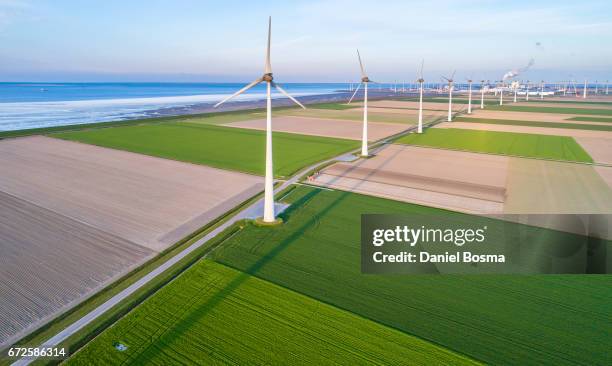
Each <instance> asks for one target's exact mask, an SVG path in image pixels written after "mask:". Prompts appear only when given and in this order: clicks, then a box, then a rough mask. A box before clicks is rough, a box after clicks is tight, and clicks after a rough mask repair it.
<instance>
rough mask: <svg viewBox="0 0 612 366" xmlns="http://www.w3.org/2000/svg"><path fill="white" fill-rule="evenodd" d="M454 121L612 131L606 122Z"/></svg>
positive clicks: (457, 119) (474, 119)
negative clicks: (597, 123)
mask: <svg viewBox="0 0 612 366" xmlns="http://www.w3.org/2000/svg"><path fill="white" fill-rule="evenodd" d="M454 121H456V122H470V123H487V124H494V125H512V126H531V127H548V128H569V129H573V130H591V131H612V125H605V124H601V125H590V124H580V123H563V122H541V121H515V120H508V119H485V118H469V117H456V118H455V119H454Z"/></svg>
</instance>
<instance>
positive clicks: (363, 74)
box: [357, 50, 366, 78]
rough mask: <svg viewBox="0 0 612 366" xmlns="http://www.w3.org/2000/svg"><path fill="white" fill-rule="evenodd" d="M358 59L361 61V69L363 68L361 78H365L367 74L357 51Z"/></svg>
mask: <svg viewBox="0 0 612 366" xmlns="http://www.w3.org/2000/svg"><path fill="white" fill-rule="evenodd" d="M357 58H358V59H359V67H360V68H361V77H362V78H365V77H366V73H365V70H364V69H363V63H361V55H360V54H359V50H357Z"/></svg>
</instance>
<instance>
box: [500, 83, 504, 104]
mask: <svg viewBox="0 0 612 366" xmlns="http://www.w3.org/2000/svg"><path fill="white" fill-rule="evenodd" d="M500 85H501V86H500V88H499V105H504V81H503V80H502V81H501V84H500Z"/></svg>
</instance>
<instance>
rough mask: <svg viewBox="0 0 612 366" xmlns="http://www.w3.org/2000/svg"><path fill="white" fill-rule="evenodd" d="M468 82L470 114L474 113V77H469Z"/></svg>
mask: <svg viewBox="0 0 612 366" xmlns="http://www.w3.org/2000/svg"><path fill="white" fill-rule="evenodd" d="M467 82H468V114H472V78H469V79H467Z"/></svg>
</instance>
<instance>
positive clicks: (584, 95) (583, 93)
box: [582, 79, 587, 99]
mask: <svg viewBox="0 0 612 366" xmlns="http://www.w3.org/2000/svg"><path fill="white" fill-rule="evenodd" d="M586 95H587V81H586V79H584V89H583V92H582V99H586Z"/></svg>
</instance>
